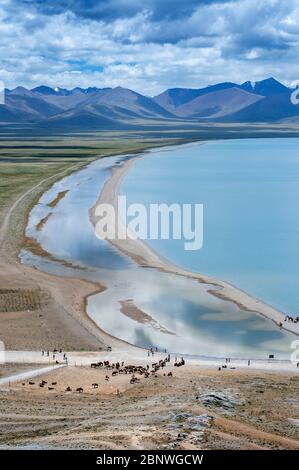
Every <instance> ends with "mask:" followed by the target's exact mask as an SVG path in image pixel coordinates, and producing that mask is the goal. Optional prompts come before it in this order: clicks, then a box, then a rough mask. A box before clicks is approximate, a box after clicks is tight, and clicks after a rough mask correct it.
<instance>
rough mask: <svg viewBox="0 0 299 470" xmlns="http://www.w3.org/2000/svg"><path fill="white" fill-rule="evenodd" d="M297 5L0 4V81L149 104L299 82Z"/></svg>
mask: <svg viewBox="0 0 299 470" xmlns="http://www.w3.org/2000/svg"><path fill="white" fill-rule="evenodd" d="M298 46H299V1H298V0H284V1H281V0H228V1H218V0H181V1H177V0H64V1H62V0H50V1H44V0H1V4H0V57H1V61H0V79H1V80H3V81H4V83H5V85H6V86H7V87H9V88H12V87H14V86H17V85H23V86H27V87H34V86H37V85H40V84H45V85H50V86H62V87H67V88H72V87H75V86H82V87H87V86H98V87H106V86H112V87H113V86H118V85H121V86H125V87H128V88H132V89H134V90H136V91H139V92H141V93H145V94H147V95H153V94H157V93H159V92H160V91H162V90H164V89H166V88H171V87H178V86H179V87H181V86H183V87H201V86H206V85H208V84H213V83H216V82H220V81H226V80H229V81H236V82H243V81H245V80H252V81H255V80H259V79H262V78H265V77H269V76H274V77H276V78H277V79H279V80H281V81H282V82H284V83H286V84H292V83H293V82H294V81H296V80H297V79H298V80H299V60H298Z"/></svg>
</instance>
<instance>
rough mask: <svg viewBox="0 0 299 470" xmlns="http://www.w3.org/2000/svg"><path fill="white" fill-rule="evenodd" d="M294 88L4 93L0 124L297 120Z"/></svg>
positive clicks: (251, 85) (272, 83)
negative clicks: (153, 93) (152, 93)
mask: <svg viewBox="0 0 299 470" xmlns="http://www.w3.org/2000/svg"><path fill="white" fill-rule="evenodd" d="M293 91H294V90H293V89H291V88H288V87H286V86H285V85H283V84H282V83H280V82H278V81H277V80H275V79H274V78H268V79H265V80H262V81H258V82H250V81H247V82H245V83H243V84H241V85H238V84H236V83H232V82H224V83H219V84H216V85H211V86H208V87H205V88H199V89H188V88H171V89H168V90H166V91H164V92H163V93H161V94H159V95H158V96H154V97H147V96H144V95H141V94H139V93H136V92H135V91H132V90H129V89H127V88H122V87H116V88H95V87H90V88H86V89H84V88H79V87H76V88H74V89H72V90H68V89H65V88H58V87H57V88H50V87H48V86H39V87H36V88H33V89H31V90H28V89H26V88H24V87H20V86H19V87H17V88H15V89H13V90H8V89H5V104H3V105H0V125H1V126H9V125H24V124H26V125H28V124H29V125H32V126H37V127H43V128H55V129H56V128H58V129H60V128H62V129H68V128H78V129H98V130H101V129H122V128H123V129H125V128H137V127H138V126H147V125H163V124H167V125H169V123H170V124H175V123H180V122H182V121H183V122H190V123H196V122H226V123H227V122H231V123H234V122H237V123H246V122H248V123H264V122H267V123H269V122H282V123H283V122H288V121H295V122H296V121H297V122H299V105H296V104H292V102H291V99H290V96H291V93H292V92H293Z"/></svg>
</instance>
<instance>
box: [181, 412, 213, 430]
mask: <svg viewBox="0 0 299 470" xmlns="http://www.w3.org/2000/svg"><path fill="white" fill-rule="evenodd" d="M213 419H214V418H213V416H210V415H208V414H206V413H205V414H202V415H199V416H190V418H188V419H187V420H186V426H188V428H190V429H194V430H195V431H203V430H204V429H205V428H207V427H208V426H210V424H211V421H212V420H213Z"/></svg>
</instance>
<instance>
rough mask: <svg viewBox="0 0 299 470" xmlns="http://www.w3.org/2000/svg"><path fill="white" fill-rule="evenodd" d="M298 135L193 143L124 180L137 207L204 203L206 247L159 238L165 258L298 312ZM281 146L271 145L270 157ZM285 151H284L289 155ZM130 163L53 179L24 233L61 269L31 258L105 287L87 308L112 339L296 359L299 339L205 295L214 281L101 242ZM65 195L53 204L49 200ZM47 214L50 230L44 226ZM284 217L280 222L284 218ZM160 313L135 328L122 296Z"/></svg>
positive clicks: (25, 258) (26, 256)
mask: <svg viewBox="0 0 299 470" xmlns="http://www.w3.org/2000/svg"><path fill="white" fill-rule="evenodd" d="M298 140H299V139H293V140H287V139H285V140H282V139H280V140H275V141H273V140H258V141H255V140H248V141H230V142H217V143H209V144H206V145H199V144H192V145H187V146H180V147H172V148H171V149H170V148H169V149H163V150H159V151H158V152H157V151H156V152H149V153H148V154H147V155H145V156H144V157H143V158H142V159H140V160H137V161H136V162H135V164H134V166H133V167H132V168H131V170H130V172H129V173H128V175H127V176H126V178H125V180H124V182H123V186H122V192H124V191H125V192H126V195H127V197H128V199H129V201H131V202H145V203H152V202H169V203H170V202H196V203H203V204H204V245H203V248H202V250H200V251H198V252H196V251H193V252H186V251H184V250H183V246H182V244H180V243H179V242H177V241H175V242H171V241H170V242H168V241H167V242H166V241H160V242H154V248H155V249H157V250H158V251H159V252H160V253H161V254H163V255H164V256H166V257H167V258H168V259H170V260H172V261H174V262H176V263H177V264H181V265H182V266H185V267H187V268H189V269H192V270H194V271H198V272H202V273H206V274H210V275H213V276H214V277H216V278H223V279H225V280H228V281H231V282H233V283H234V284H236V285H237V286H238V287H241V288H243V289H244V290H246V291H247V292H249V293H251V294H253V295H257V296H258V297H260V298H262V299H263V300H266V301H268V302H269V303H271V304H273V305H275V306H282V308H285V309H288V308H289V309H292V310H293V311H294V310H295V307H296V291H297V290H298V289H297V287H298V275H297V273H298V269H297V259H298V256H297V244H296V242H297V240H298V236H297V232H296V227H297V228H298V217H296V214H298V209H297V199H298V198H297V197H296V196H297V194H298V163H297V148H298ZM271 149H272V150H271ZM283 149H285V152H284V153H283ZM127 158H130V157H124V156H119V157H110V158H105V159H100V160H97V161H95V162H93V163H91V164H90V165H88V166H87V167H85V168H84V169H82V170H80V171H77V172H75V173H73V174H72V175H70V176H67V177H65V178H63V179H62V180H61V181H58V182H56V183H55V184H54V185H53V186H52V187H51V188H50V189H49V190H48V191H46V192H45V193H44V194H43V195H42V197H41V198H40V200H39V201H38V203H37V204H36V205H35V206H34V207H33V209H32V211H31V213H30V217H29V221H28V226H27V229H26V233H27V235H28V236H33V237H34V238H36V239H37V240H38V242H39V243H40V244H41V245H42V246H43V247H44V248H45V249H46V250H47V251H48V252H49V253H51V254H52V255H54V256H55V257H56V258H59V259H61V260H68V261H71V262H73V263H74V264H75V265H76V266H77V265H81V266H83V267H84V268H85V269H84V270H81V269H78V268H73V269H72V268H69V267H66V266H64V265H63V263H59V262H54V261H53V260H51V259H47V258H44V257H39V256H36V255H33V254H31V253H30V252H27V251H25V250H23V251H22V252H21V254H20V257H21V260H22V262H23V263H26V264H29V265H31V266H35V267H37V268H38V269H40V270H44V271H46V272H50V273H54V274H59V275H63V276H72V277H73V276H75V277H80V278H86V279H90V280H93V281H97V282H101V283H104V284H105V286H106V287H107V289H106V290H105V291H104V292H103V293H100V294H96V295H93V296H91V297H89V299H88V305H87V311H88V314H89V315H90V316H91V318H92V319H93V320H94V321H95V322H96V323H97V324H98V325H99V326H100V328H101V329H103V330H104V331H106V332H107V333H109V334H111V335H114V336H116V337H118V338H121V339H123V340H125V341H128V342H130V343H132V344H135V345H138V346H143V347H150V346H154V347H156V346H157V347H159V348H161V349H164V348H167V349H168V350H169V351H171V352H175V353H183V354H192V355H194V354H195V355H208V356H218V357H220V356H222V357H227V356H230V357H244V358H248V357H250V358H267V357H268V355H269V354H270V353H271V354H273V353H275V356H276V357H281V358H289V357H290V353H291V352H292V349H291V344H292V341H293V340H294V339H296V338H297V337H296V336H294V335H293V334H290V333H288V332H286V331H283V330H279V329H278V328H277V326H276V325H274V323H273V322H271V321H269V320H267V319H265V318H263V317H262V316H260V315H258V314H255V313H252V312H246V311H244V310H242V309H241V308H239V307H238V306H237V305H235V304H233V303H231V302H228V301H224V300H221V299H219V298H216V297H215V296H213V295H210V294H209V293H208V290H209V287H210V286H209V285H205V284H201V283H198V282H197V281H195V280H190V279H187V278H184V277H181V276H176V275H174V274H169V273H162V272H159V271H158V270H155V269H144V268H142V267H139V266H137V265H136V264H135V263H134V262H133V261H132V260H130V259H129V258H128V257H126V256H124V255H122V254H121V253H119V252H118V251H117V250H116V249H115V248H113V247H112V245H110V244H109V242H106V241H104V240H99V239H98V238H97V236H96V234H95V230H94V227H93V225H92V223H91V221H90V217H89V210H90V208H91V207H92V206H93V205H94V204H95V202H96V201H97V198H98V196H99V194H100V191H101V189H102V187H103V185H104V183H105V181H107V179H108V178H109V177H110V175H111V171H112V169H113V168H115V167H116V166H119V165H122V164H123V162H124V161H126V160H127ZM64 190H68V192H67V194H66V195H65V197H64V198H63V199H61V200H60V202H59V203H58V204H57V206H56V207H54V208H52V207H50V206H49V203H50V202H51V201H53V199H54V198H55V197H56V196H57V193H58V192H60V191H64ZM47 216H49V217H48V220H47V222H46V223H45V224H44V226H43V228H42V230H38V229H37V225H38V223H39V222H40V221H41V220H42V219H44V218H45V217H47ZM281 220H283V222H284V223H283V224H281V223H279V222H281ZM128 300H129V301H133V302H134V304H135V305H136V306H137V307H138V308H139V309H141V310H142V311H143V312H145V313H146V314H147V315H148V316H150V317H151V321H150V322H145V323H142V322H138V321H136V320H135V319H133V318H130V317H128V316H126V315H125V314H123V313H122V312H121V309H120V306H121V302H122V301H128Z"/></svg>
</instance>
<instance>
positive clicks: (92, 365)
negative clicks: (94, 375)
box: [90, 362, 99, 369]
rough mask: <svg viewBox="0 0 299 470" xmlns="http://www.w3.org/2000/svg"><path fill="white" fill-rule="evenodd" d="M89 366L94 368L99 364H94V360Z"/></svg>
mask: <svg viewBox="0 0 299 470" xmlns="http://www.w3.org/2000/svg"><path fill="white" fill-rule="evenodd" d="M90 367H91V368H92V369H96V368H97V367H99V365H98V364H96V363H95V362H92V363H91V364H90Z"/></svg>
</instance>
